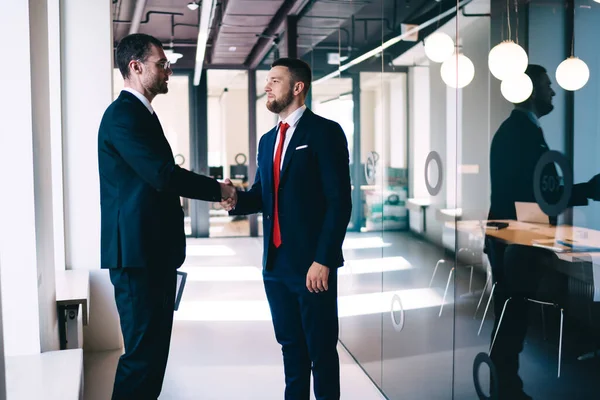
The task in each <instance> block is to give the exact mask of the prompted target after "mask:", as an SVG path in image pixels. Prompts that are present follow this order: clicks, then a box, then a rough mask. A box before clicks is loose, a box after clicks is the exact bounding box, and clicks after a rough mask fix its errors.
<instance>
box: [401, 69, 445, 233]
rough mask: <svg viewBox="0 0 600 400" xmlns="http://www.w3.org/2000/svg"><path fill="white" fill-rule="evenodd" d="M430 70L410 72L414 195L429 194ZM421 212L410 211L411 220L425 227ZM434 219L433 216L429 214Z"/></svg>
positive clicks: (411, 189) (413, 224)
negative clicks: (426, 176) (426, 168)
mask: <svg viewBox="0 0 600 400" xmlns="http://www.w3.org/2000/svg"><path fill="white" fill-rule="evenodd" d="M430 95H431V93H430V71H429V68H427V67H413V68H410V69H409V73H408V114H409V118H408V121H409V126H408V135H409V153H410V166H409V172H408V173H409V193H410V197H412V198H418V199H420V198H429V197H430V196H429V193H428V192H427V187H426V186H425V178H424V177H425V175H424V174H425V172H424V171H425V160H426V158H427V155H428V154H429V152H430V151H431V144H430V141H431V139H430V136H431V123H432V121H434V122H435V121H436V119H434V118H432V108H431V102H430ZM439 99H440V98H439V97H438V98H437V101H439ZM422 220H423V218H422V216H421V214H420V213H417V212H411V213H410V216H409V223H410V227H411V229H412V230H415V231H417V232H420V231H421V230H422V227H421V224H422ZM429 220H431V218H429Z"/></svg>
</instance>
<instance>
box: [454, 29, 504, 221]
mask: <svg viewBox="0 0 600 400" xmlns="http://www.w3.org/2000/svg"><path fill="white" fill-rule="evenodd" d="M489 32H490V20H489V19H488V18H479V19H477V20H476V21H475V22H473V23H472V24H471V25H469V27H468V28H466V30H465V32H464V33H463V35H462V44H463V48H464V49H465V54H466V55H468V57H469V58H470V59H471V61H472V62H473V65H474V66H475V77H474V78H473V81H472V82H471V83H470V84H469V85H468V86H467V87H466V88H464V89H463V90H462V95H461V97H462V99H461V100H462V101H461V107H460V109H459V110H458V112H459V116H460V118H461V120H460V121H459V124H458V126H459V128H460V130H459V132H460V139H461V141H460V143H459V147H458V152H459V153H460V156H459V159H458V161H459V162H458V165H459V166H460V165H463V166H468V167H466V168H462V172H461V168H460V167H459V169H458V171H457V172H458V175H459V177H460V180H459V186H460V188H459V190H460V191H459V192H458V198H459V206H460V207H462V209H463V218H464V219H473V218H476V219H480V218H486V217H487V211H488V209H489V206H490V173H489V164H490V163H489V159H490V148H491V143H492V142H491V138H492V135H493V133H494V132H495V130H496V129H494V130H493V131H492V130H491V129H490V112H491V110H490V102H489V98H490V79H495V78H493V77H491V75H490V73H489V72H488V71H489V70H488V61H487V56H488V54H489V51H490V35H489ZM466 49H469V51H468V54H467V53H466ZM494 112H495V110H494ZM500 112H503V111H502V110H500ZM508 115H509V114H506V115H505V118H506V117H508Z"/></svg>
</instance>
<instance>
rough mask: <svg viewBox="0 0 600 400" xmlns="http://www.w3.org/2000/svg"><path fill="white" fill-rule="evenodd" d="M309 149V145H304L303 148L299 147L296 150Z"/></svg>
mask: <svg viewBox="0 0 600 400" xmlns="http://www.w3.org/2000/svg"><path fill="white" fill-rule="evenodd" d="M307 147H308V145H307V144H305V145H302V146H298V147H296V150H302V149H305V148H307Z"/></svg>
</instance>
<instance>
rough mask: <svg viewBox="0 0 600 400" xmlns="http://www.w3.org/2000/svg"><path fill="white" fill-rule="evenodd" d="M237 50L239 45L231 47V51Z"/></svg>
mask: <svg viewBox="0 0 600 400" xmlns="http://www.w3.org/2000/svg"><path fill="white" fill-rule="evenodd" d="M236 50H237V47H235V46H231V47H230V48H229V51H236Z"/></svg>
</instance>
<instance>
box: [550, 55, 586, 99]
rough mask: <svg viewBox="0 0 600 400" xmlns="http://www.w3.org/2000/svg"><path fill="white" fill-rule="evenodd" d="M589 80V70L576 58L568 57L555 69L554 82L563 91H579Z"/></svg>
mask: <svg viewBox="0 0 600 400" xmlns="http://www.w3.org/2000/svg"><path fill="white" fill-rule="evenodd" d="M588 79H590V69H589V68H588V66H587V64H586V63H585V62H584V61H583V60H580V59H579V58H577V57H569V58H567V59H566V60H565V61H563V62H561V63H560V65H559V66H558V68H556V82H558V84H559V85H560V87H561V88H563V89H565V90H571V91H575V90H579V89H581V88H582V87H584V86H585V84H586V83H587V81H588Z"/></svg>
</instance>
